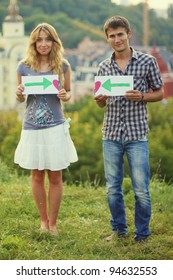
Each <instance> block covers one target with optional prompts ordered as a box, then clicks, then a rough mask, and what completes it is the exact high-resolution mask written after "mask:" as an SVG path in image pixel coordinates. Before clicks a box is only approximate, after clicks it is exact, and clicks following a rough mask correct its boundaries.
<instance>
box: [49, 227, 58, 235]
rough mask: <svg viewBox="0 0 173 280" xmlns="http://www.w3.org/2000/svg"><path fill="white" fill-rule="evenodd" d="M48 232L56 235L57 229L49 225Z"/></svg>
mask: <svg viewBox="0 0 173 280" xmlns="http://www.w3.org/2000/svg"><path fill="white" fill-rule="evenodd" d="M49 232H50V234H51V235H52V236H58V231H57V228H56V226H49Z"/></svg>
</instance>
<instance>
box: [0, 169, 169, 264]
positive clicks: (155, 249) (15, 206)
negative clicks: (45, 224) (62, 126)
mask: <svg viewBox="0 0 173 280" xmlns="http://www.w3.org/2000/svg"><path fill="white" fill-rule="evenodd" d="M150 191H151V198H152V219H151V232H152V235H151V237H150V238H149V240H148V242H146V243H135V242H134V240H133V238H134V233H133V232H134V198H133V191H132V190H131V186H130V181H129V180H125V183H124V192H125V203H126V213H127V222H128V226H129V235H128V237H127V238H123V239H119V238H115V239H114V240H113V241H111V242H106V241H105V240H104V238H105V237H106V236H107V235H109V234H111V233H112V232H111V227H110V224H109V219H110V214H109V210H108V206H107V201H106V194H105V187H104V186H103V187H92V186H89V185H87V184H85V186H84V185H80V186H75V185H72V186H68V185H66V184H64V195H63V200H62V204H61V209H60V214H59V219H58V224H57V226H58V231H59V236H58V237H53V236H50V235H49V234H48V233H44V234H43V233H40V231H39V226H40V222H39V216H38V213H37V210H36V208H35V204H34V201H33V198H32V195H31V187H30V177H21V178H19V177H17V175H10V174H8V179H7V178H5V179H3V180H2V182H1V183H0V220H1V222H0V259H1V260H172V259H173V234H172V233H173V203H172V198H173V185H171V184H170V185H168V184H166V183H165V182H159V181H158V180H156V179H155V180H152V182H151V185H150Z"/></svg>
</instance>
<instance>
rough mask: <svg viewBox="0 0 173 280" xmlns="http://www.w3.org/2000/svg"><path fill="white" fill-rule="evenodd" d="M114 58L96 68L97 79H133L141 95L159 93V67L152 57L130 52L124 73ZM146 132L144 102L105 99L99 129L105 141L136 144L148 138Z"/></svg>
mask: <svg viewBox="0 0 173 280" xmlns="http://www.w3.org/2000/svg"><path fill="white" fill-rule="evenodd" d="M131 49H132V48H131ZM114 55H115V53H113V54H112V55H111V57H110V58H108V59H106V60H104V61H102V62H101V63H100V64H99V68H98V76H114V75H132V76H133V80H134V90H139V91H140V92H142V93H144V94H147V92H148V91H149V89H159V88H161V87H162V86H163V81H162V78H161V74H160V71H159V68H158V64H157V61H156V59H155V58H154V57H153V56H151V55H148V54H144V53H141V52H137V51H135V50H134V49H132V58H131V60H130V61H129V63H128V65H127V67H126V69H125V72H122V71H121V70H120V68H119V67H118V65H117V64H116V62H115V59H114ZM148 130H149V128H148V113H147V107H146V103H145V102H134V101H130V100H126V99H125V98H124V97H123V96H111V97H108V104H107V107H106V111H105V114H104V124H103V129H102V133H103V138H104V139H110V140H116V141H120V139H121V138H123V139H124V140H125V141H132V140H138V139H142V138H144V137H147V135H148Z"/></svg>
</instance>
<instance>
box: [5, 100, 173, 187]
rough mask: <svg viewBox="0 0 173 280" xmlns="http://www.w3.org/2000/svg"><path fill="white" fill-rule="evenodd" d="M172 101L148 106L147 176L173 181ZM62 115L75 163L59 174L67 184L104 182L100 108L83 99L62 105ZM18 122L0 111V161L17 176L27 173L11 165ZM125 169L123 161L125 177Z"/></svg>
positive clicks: (101, 110) (18, 133)
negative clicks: (69, 122)
mask: <svg viewBox="0 0 173 280" xmlns="http://www.w3.org/2000/svg"><path fill="white" fill-rule="evenodd" d="M172 107H173V102H172V99H171V98H170V99H169V100H168V102H167V104H166V105H165V104H163V103H162V102H156V103H149V104H148V111H149V127H150V132H149V150H150V167H151V177H153V176H154V177H157V178H159V179H161V180H162V179H164V180H165V181H166V182H172V180H173V165H172V158H173V141H172V139H173V116H172V110H173V108H172ZM64 112H65V116H66V117H67V118H68V117H70V118H71V127H70V134H71V137H72V140H73V141H74V144H75V146H76V149H77V153H78V157H79V160H78V161H77V162H76V163H73V164H71V165H70V167H69V168H68V169H67V170H65V171H64V172H63V176H64V181H66V182H67V183H68V184H72V183H73V184H76V185H83V184H84V185H85V184H86V182H87V184H88V185H90V186H98V185H102V184H104V183H105V178H104V170H103V157H102V132H101V130H102V123H103V115H104V109H101V108H99V107H98V106H97V105H96V104H95V101H94V100H93V98H92V97H91V96H87V95H86V96H85V97H83V98H81V99H79V100H78V101H76V102H74V103H73V104H65V106H64ZM20 131H21V122H20V121H19V120H18V119H17V113H15V112H0V156H1V161H3V162H4V163H6V164H7V165H8V166H9V167H10V168H15V170H16V171H17V173H18V174H29V172H28V171H27V170H24V169H22V168H19V167H18V166H16V165H14V152H15V149H16V147H17V143H18V141H19V138H20ZM128 176H129V169H128V165H127V161H126V158H125V177H128Z"/></svg>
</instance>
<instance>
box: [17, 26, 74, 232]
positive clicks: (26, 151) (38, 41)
mask: <svg viewBox="0 0 173 280" xmlns="http://www.w3.org/2000/svg"><path fill="white" fill-rule="evenodd" d="M70 71H71V69H70V65H69V63H68V62H67V61H66V60H64V59H63V46H62V43H61V40H60V39H59V36H58V34H57V32H56V30H55V29H54V27H53V26H51V25H50V24H48V23H41V24H39V25H38V26H37V27H36V28H35V29H34V30H33V31H32V32H31V35H30V39H29V45H28V49H27V52H26V57H25V58H24V59H23V60H22V61H21V62H20V63H19V65H18V67H17V73H18V87H17V92H16V98H17V100H18V101H19V102H23V101H25V95H24V94H23V91H24V86H23V85H22V76H35V75H44V76H45V75H55V74H57V75H58V77H59V84H60V85H61V87H60V88H59V91H58V90H57V94H39V95H37V94H35V95H33V94H29V95H28V96H27V100H26V110H25V118H24V121H23V128H22V132H21V138H20V141H19V144H18V146H17V149H16V151H15V160H14V161H15V163H17V164H19V165H20V166H21V167H23V168H25V169H30V170H31V173H32V193H33V197H34V200H35V203H36V206H37V208H38V211H39V214H40V219H41V230H42V231H48V230H49V232H50V233H51V234H52V235H57V234H58V232H57V228H56V221H57V218H58V212H59V208H60V203H61V198H62V169H65V168H67V167H68V166H69V165H70V163H71V162H75V161H77V159H78V158H77V153H76V150H75V147H74V144H73V142H72V140H71V138H70V134H69V129H68V128H69V121H68V120H66V119H65V117H64V114H63V111H62V108H61V101H64V102H66V101H68V100H69V99H70V97H71V93H70ZM46 171H47V174H48V180H49V192H48V204H49V209H48V210H47V195H46V189H45V185H44V181H45V174H46Z"/></svg>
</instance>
